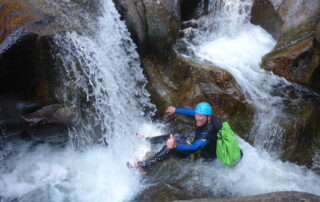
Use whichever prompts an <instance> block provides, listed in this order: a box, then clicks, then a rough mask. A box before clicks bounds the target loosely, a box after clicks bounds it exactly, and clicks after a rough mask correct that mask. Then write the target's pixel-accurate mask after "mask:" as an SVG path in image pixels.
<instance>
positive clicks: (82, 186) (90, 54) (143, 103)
mask: <svg viewBox="0 0 320 202" xmlns="http://www.w3.org/2000/svg"><path fill="white" fill-rule="evenodd" d="M45 2H46V4H47V6H48V7H52V8H53V9H57V10H59V13H61V15H62V16H60V17H62V18H65V19H66V21H65V23H66V24H67V25H66V26H67V27H70V26H71V24H72V23H73V22H74V23H75V24H76V25H78V24H79V23H80V26H79V27H81V25H82V24H81V23H83V22H82V21H83V20H85V19H86V18H88V21H87V22H84V23H85V26H84V28H83V30H75V31H68V32H64V33H61V34H57V35H55V36H54V37H53V40H52V46H53V47H55V48H54V49H53V50H52V54H53V57H54V61H55V63H56V66H57V69H58V70H59V75H60V76H59V81H58V83H57V87H58V90H57V92H56V97H57V98H58V99H59V100H61V101H62V102H64V104H65V105H67V106H68V107H72V108H74V109H75V110H76V111H77V117H76V119H77V122H76V124H75V126H74V127H72V128H70V134H69V135H70V138H69V139H70V142H69V144H68V145H67V146H66V147H61V146H57V145H50V144H38V143H33V142H24V141H23V140H21V141H18V142H16V143H14V144H13V143H8V144H7V145H6V148H5V149H3V150H2V151H1V161H2V162H3V163H2V164H1V165H0V171H1V174H0V196H2V197H3V200H1V201H11V200H18V201H113V202H114V201H126V200H129V199H131V198H132V197H134V195H135V194H136V193H137V192H138V191H139V190H141V189H142V188H143V185H142V184H141V182H140V180H141V179H140V178H141V175H140V174H138V173H132V172H131V171H129V170H128V168H127V167H126V162H127V161H134V160H137V158H139V155H141V152H143V151H146V150H148V149H149V145H148V144H147V143H146V142H145V141H143V140H141V139H139V138H138V137H137V136H136V133H140V134H143V135H150V134H151V135H152V134H154V133H161V126H158V125H155V124H153V123H152V122H151V116H152V115H153V113H154V111H155V107H154V106H153V105H152V104H151V103H150V100H149V93H148V92H147V91H146V89H145V85H146V83H147V80H146V78H145V77H144V75H143V73H142V68H141V66H140V60H139V56H138V54H137V52H136V50H135V49H136V46H135V45H134V43H133V42H132V40H131V38H130V35H129V32H128V31H127V29H126V27H125V24H124V22H123V21H121V20H120V15H119V14H118V12H117V10H116V9H115V6H114V3H113V2H112V1H111V0H104V1H102V2H100V3H101V7H100V9H101V11H99V12H98V14H97V16H98V17H93V16H91V15H89V14H88V13H87V11H86V10H85V9H81V8H80V6H79V5H78V4H77V2H76V1H75V2H73V1H68V2H67V3H66V2H64V1H61V2H60V1H49V0H45ZM70 8H72V9H80V12H79V13H78V15H80V17H79V16H74V13H73V12H74V10H72V9H70ZM69 9H70V13H68V12H69V11H68V10H69ZM100 12H101V13H100ZM73 18H74V19H73ZM94 19H95V20H97V22H95V23H91V22H93V21H94ZM88 23H89V25H91V26H89V25H88ZM90 23H91V24H90ZM146 132H148V134H145V133H146ZM15 145H18V147H17V146H15Z"/></svg>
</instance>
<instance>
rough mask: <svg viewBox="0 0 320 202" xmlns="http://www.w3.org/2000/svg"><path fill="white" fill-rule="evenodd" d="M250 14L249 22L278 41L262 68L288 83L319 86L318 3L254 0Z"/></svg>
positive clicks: (312, 1) (314, 0) (263, 62)
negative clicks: (258, 26) (262, 28)
mask: <svg viewBox="0 0 320 202" xmlns="http://www.w3.org/2000/svg"><path fill="white" fill-rule="evenodd" d="M252 11H253V13H252V20H251V21H252V22H253V23H256V24H259V25H261V26H262V27H264V28H265V29H266V30H267V31H269V32H270V33H271V34H272V35H273V36H274V37H275V38H276V39H278V42H277V44H276V46H275V47H274V49H273V50H272V51H271V52H270V53H269V54H267V55H266V56H265V57H264V58H263V61H262V67H263V68H264V69H266V70H270V71H272V72H274V73H275V74H277V75H280V76H283V77H285V78H286V79H287V80H289V81H293V82H297V83H301V84H307V85H312V86H315V87H320V79H319V78H320V77H319V75H320V70H319V68H320V56H319V55H320V45H319V39H318V38H319V37H318V36H317V29H318V28H317V27H318V26H319V18H320V2H319V1H317V0H311V1H307V0H295V1H282V0H280V1H279V0H269V1H262V0H255V1H254V4H253V8H252ZM279 24H280V26H279Z"/></svg>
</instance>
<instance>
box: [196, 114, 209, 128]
mask: <svg viewBox="0 0 320 202" xmlns="http://www.w3.org/2000/svg"><path fill="white" fill-rule="evenodd" d="M195 119H196V126H198V127H200V126H203V125H204V124H206V123H207V121H208V116H207V115H203V114H197V113H196V115H195Z"/></svg>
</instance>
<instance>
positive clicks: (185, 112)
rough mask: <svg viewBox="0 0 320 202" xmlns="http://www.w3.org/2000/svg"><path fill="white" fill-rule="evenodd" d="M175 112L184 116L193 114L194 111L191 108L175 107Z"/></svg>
mask: <svg viewBox="0 0 320 202" xmlns="http://www.w3.org/2000/svg"><path fill="white" fill-rule="evenodd" d="M176 113H178V114H183V115H186V116H194V115H195V112H194V110H193V109H192V108H176Z"/></svg>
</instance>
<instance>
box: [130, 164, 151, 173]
mask: <svg viewBox="0 0 320 202" xmlns="http://www.w3.org/2000/svg"><path fill="white" fill-rule="evenodd" d="M127 167H128V168H129V169H130V170H133V169H134V168H137V169H139V171H140V173H142V174H147V171H146V170H145V169H143V168H142V167H141V162H140V161H137V162H133V163H130V162H127Z"/></svg>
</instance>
